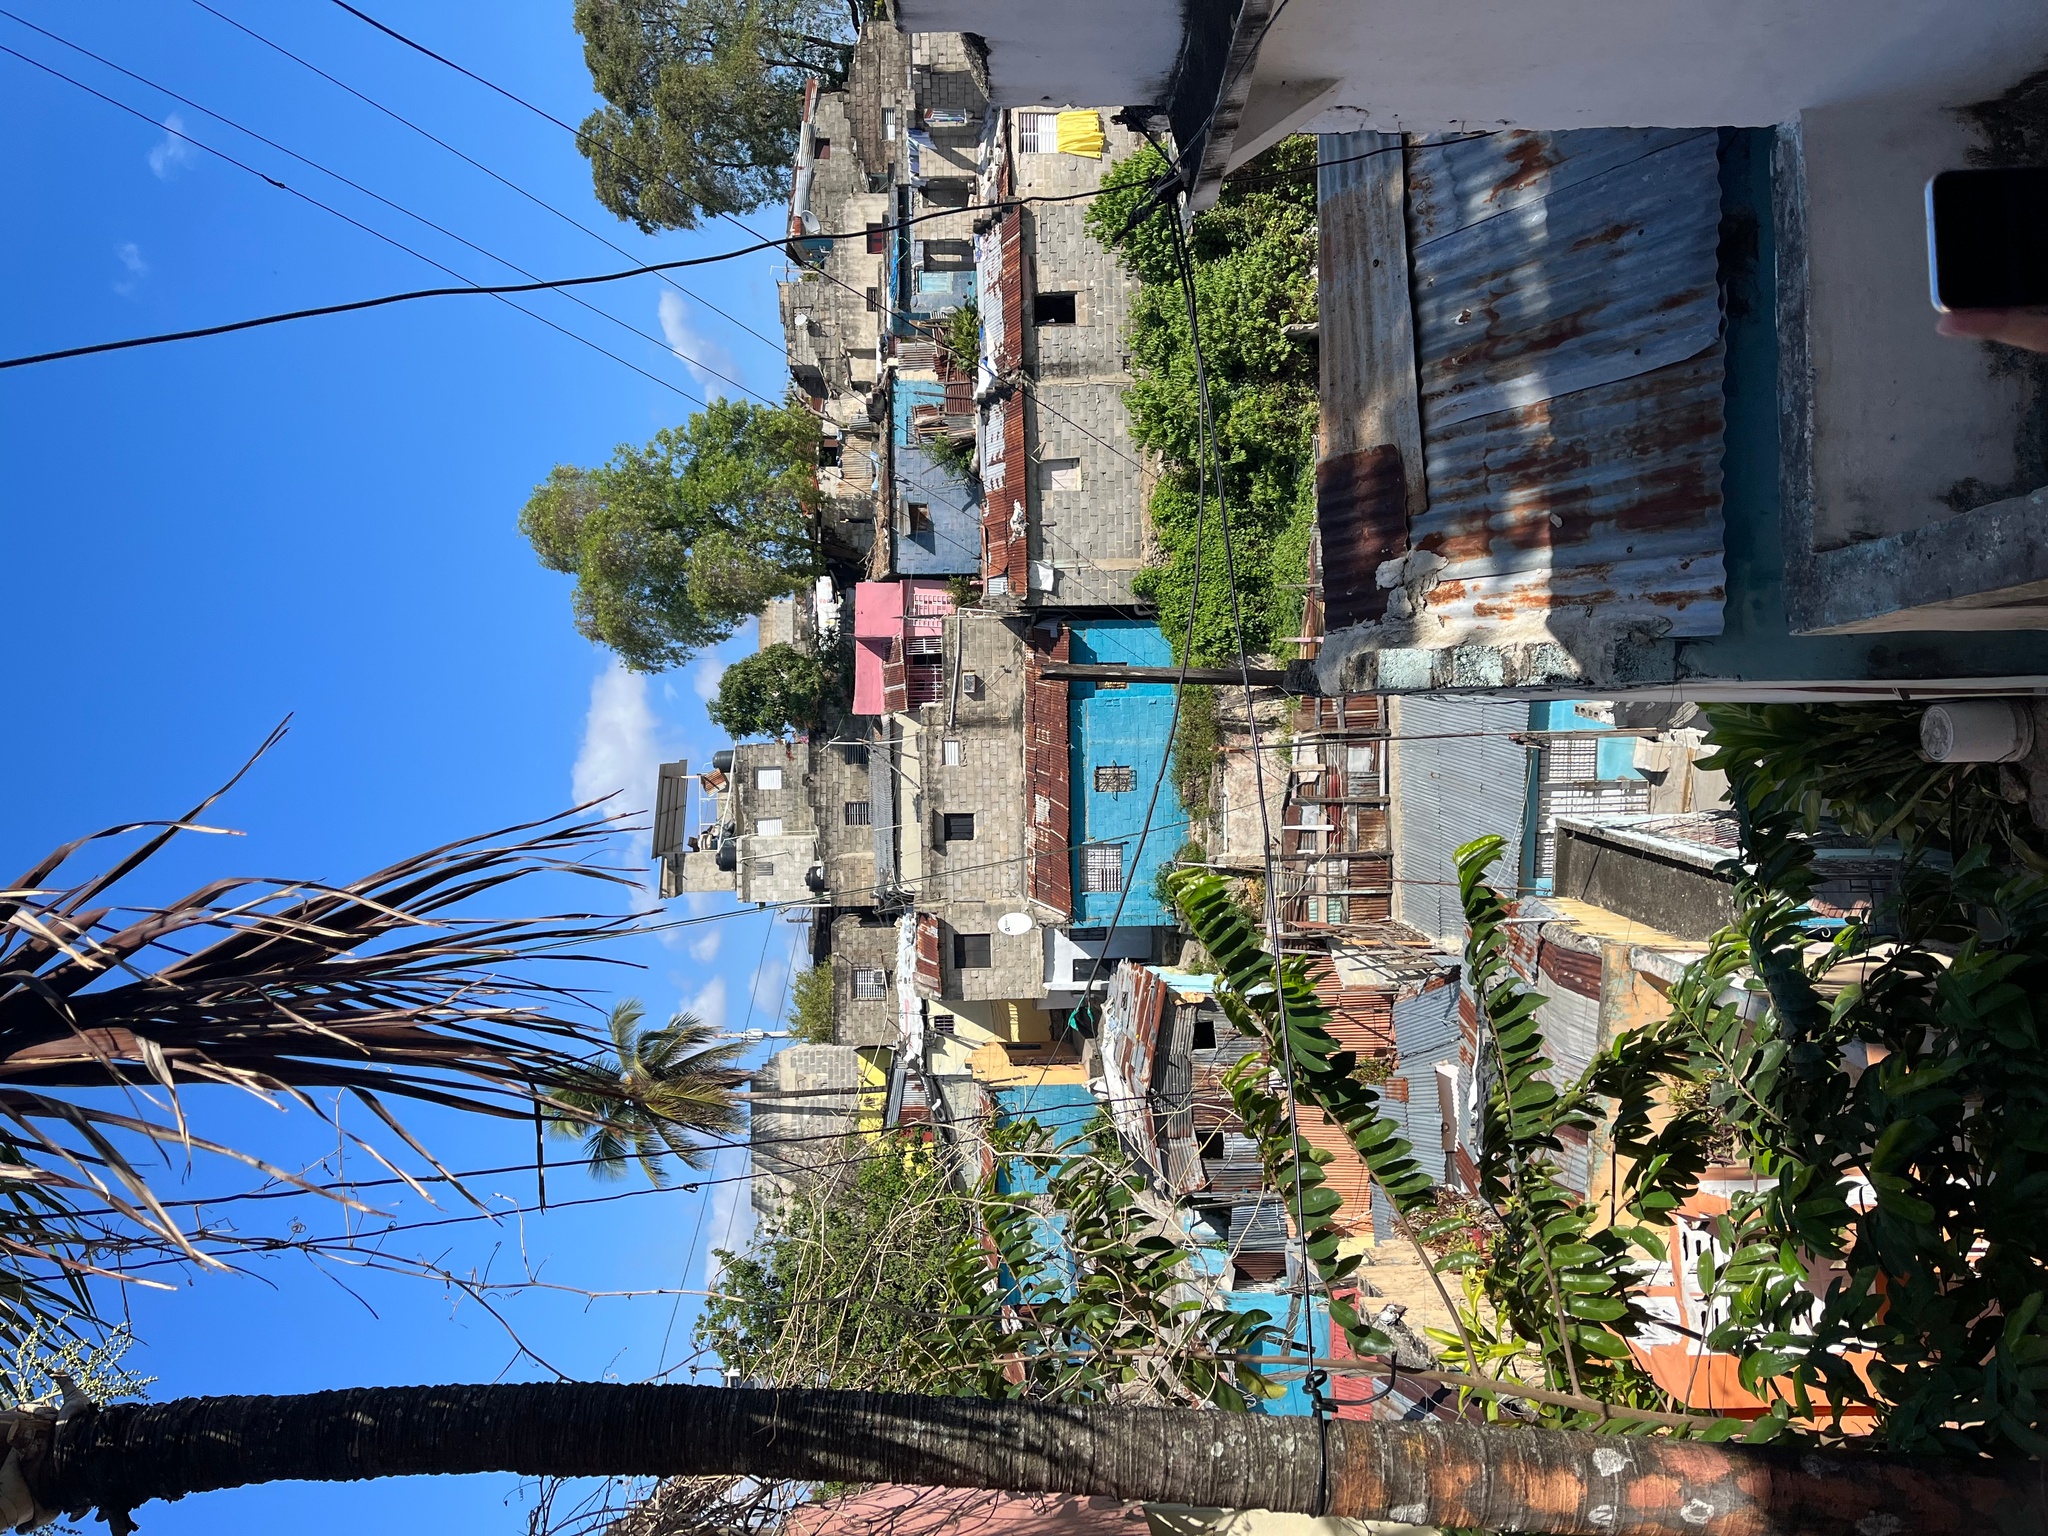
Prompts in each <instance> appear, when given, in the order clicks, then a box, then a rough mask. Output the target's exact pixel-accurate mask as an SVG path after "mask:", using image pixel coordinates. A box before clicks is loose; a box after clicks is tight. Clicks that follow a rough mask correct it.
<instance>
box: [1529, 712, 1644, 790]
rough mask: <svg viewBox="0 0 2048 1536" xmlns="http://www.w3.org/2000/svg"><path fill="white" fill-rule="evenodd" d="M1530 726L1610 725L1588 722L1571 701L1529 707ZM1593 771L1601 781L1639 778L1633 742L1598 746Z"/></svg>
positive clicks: (1556, 728)
mask: <svg viewBox="0 0 2048 1536" xmlns="http://www.w3.org/2000/svg"><path fill="white" fill-rule="evenodd" d="M1529 724H1530V727H1531V728H1532V729H1534V730H1538V731H1611V730H1612V729H1613V727H1612V726H1609V725H1602V724H1601V723H1600V722H1599V721H1598V720H1588V719H1587V718H1586V717H1585V716H1584V715H1582V714H1580V713H1579V712H1578V706H1577V704H1576V703H1575V702H1573V701H1568V700H1564V699H1546V700H1544V701H1542V702H1540V703H1536V704H1532V705H1530V706H1529ZM1599 754H1600V755H1599V758H1598V761H1597V763H1596V764H1595V768H1594V771H1595V772H1596V773H1598V774H1599V775H1600V777H1601V778H1603V779H1640V778H1641V777H1642V775H1641V774H1640V773H1638V772H1637V771H1636V763H1635V756H1636V741H1635V738H1634V737H1633V736H1616V737H1614V738H1613V739H1611V740H1608V741H1603V742H1601V743H1600V746H1599Z"/></svg>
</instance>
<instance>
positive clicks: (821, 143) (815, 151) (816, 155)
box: [811, 139, 832, 160]
mask: <svg viewBox="0 0 2048 1536" xmlns="http://www.w3.org/2000/svg"><path fill="white" fill-rule="evenodd" d="M811 158H812V159H813V160H830V159H831V158H832V141H831V140H830V139H813V140H811Z"/></svg>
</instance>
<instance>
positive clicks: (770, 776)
mask: <svg viewBox="0 0 2048 1536" xmlns="http://www.w3.org/2000/svg"><path fill="white" fill-rule="evenodd" d="M754 788H756V789H780V788H782V770H781V769H780V768H756V769H755V770H754Z"/></svg>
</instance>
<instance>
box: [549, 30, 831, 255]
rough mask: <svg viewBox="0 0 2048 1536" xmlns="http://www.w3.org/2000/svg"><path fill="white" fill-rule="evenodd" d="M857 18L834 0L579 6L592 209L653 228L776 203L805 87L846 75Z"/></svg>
mask: <svg viewBox="0 0 2048 1536" xmlns="http://www.w3.org/2000/svg"><path fill="white" fill-rule="evenodd" d="M851 21H852V13H851V12H850V11H849V10H848V9H847V8H846V7H845V6H844V5H842V4H838V3H837V0H577V5H576V30H577V31H578V32H579V33H581V34H582V36H583V58H584V62H585V63H587V64H588V65H589V67H590V78H591V82H592V83H593V84H594V85H595V86H596V87H597V93H598V94H599V95H600V96H602V97H604V99H605V102H606V105H605V106H603V107H601V108H600V109H599V110H597V111H596V112H593V113H592V114H591V115H590V116H589V117H588V118H586V119H584V122H583V129H582V133H581V135H580V136H579V138H578V140H577V142H578V144H579V145H580V146H581V147H582V150H583V153H584V154H585V155H586V156H587V157H588V158H589V160H590V171H591V179H592V181H593V183H594V184H595V188H596V191H597V200H598V201H599V202H601V203H603V204H604V205H605V207H607V208H609V209H610V210H611V211H612V212H613V213H615V214H617V215H618V216H619V217H620V218H621V219H627V220H630V221H631V222H633V223H635V224H637V225H639V226H640V228H641V229H643V230H646V231H648V232H649V233H652V232H653V231H654V230H657V229H692V228H694V227H695V226H696V224H697V222H698V221H699V220H700V219H702V218H707V217H708V218H716V217H717V216H718V215H720V214H723V213H745V212H746V211H747V210H749V209H751V208H759V207H761V206H762V205H763V204H765V203H769V202H774V201H778V200H779V199H780V198H781V197H782V196H783V195H784V192H785V191H786V185H787V172H788V169H789V166H790V164H791V163H792V162H793V161H794V160H795V158H796V142H797V130H798V127H799V125H800V124H801V122H802V119H803V95H804V82H805V81H806V80H807V79H810V78H813V77H816V78H822V79H824V80H826V81H828V82H830V83H832V84H837V83H838V82H839V81H841V80H843V79H844V78H845V75H846V67H847V63H848V61H849V60H850V58H851V56H852V49H853V42H852V28H851Z"/></svg>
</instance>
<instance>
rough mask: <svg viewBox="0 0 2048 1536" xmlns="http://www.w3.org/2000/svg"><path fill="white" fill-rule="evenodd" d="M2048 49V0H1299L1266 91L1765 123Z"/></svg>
mask: <svg viewBox="0 0 2048 1536" xmlns="http://www.w3.org/2000/svg"><path fill="white" fill-rule="evenodd" d="M1168 8H1169V6H1168V5H1167V4H1160V3H1158V0H1124V3H1121V4H1119V3H1116V0H1102V3H1100V4H1099V5H1098V6H1096V10H1097V11H1098V12H1108V11H1117V12H1120V13H1125V14H1127V15H1133V16H1134V15H1138V14H1142V13H1147V12H1151V11H1155V10H1165V9H1168ZM1020 9H1021V8H1020ZM2044 63H2048V5H2043V4H2042V3H2041V0H1718V3H1709V0H1543V3H1540V4H1529V3H1526V0H1290V3H1289V4H1288V6H1287V8H1286V10H1285V11H1283V12H1282V13H1281V14H1280V15H1279V17H1278V18H1277V19H1276V20H1275V22H1274V23H1273V26H1272V30H1271V32H1270V33H1269V35H1268V36H1267V37H1266V39H1265V40H1264V43H1263V45H1262V46H1261V48H1260V52H1259V62H1258V66H1257V74H1256V75H1255V76H1254V88H1255V90H1259V89H1262V88H1264V89H1271V88H1275V87H1277V86H1278V85H1279V84H1280V83H1281V82H1290V81H1291V82H1303V81H1321V80H1330V79H1339V80H1341V81H1342V82H1343V88H1342V89H1341V90H1340V91H1338V92H1337V93H1335V95H1334V96H1332V97H1331V98H1329V104H1328V105H1327V106H1324V107H1322V108H1321V109H1320V110H1319V112H1318V114H1317V116H1316V117H1315V118H1314V119H1313V120H1312V121H1311V122H1310V123H1309V124H1308V125H1307V126H1308V127H1310V128H1311V129H1312V130H1313V131H1318V132H1326V133H1337V132H1351V131H1355V130H1359V129H1365V128H1375V129H1379V130H1381V131H1385V132H1410V133H1433V132H1439V131H1460V130H1462V131H1469V130H1474V129H1481V128H1494V127H1501V126H1504V125H1512V126H1515V127H1523V128H1587V127H1644V128H1648V127H1690V126H1706V125H1737V126H1741V125H1757V126H1760V125H1763V124H1768V123H1778V122H1784V121H1786V120H1788V119H1790V118H1792V117H1795V116H1796V115H1798V113H1799V112H1800V111H1801V110H1803V109H1806V108H1812V107H1818V106H1825V105H1831V104H1835V103H1840V102H1847V101H1855V100H1860V99H1866V98H1870V97H1875V96H1885V95H1891V94H1893V93H1896V92H1901V91H1913V92H1922V91H1932V92H1935V93H1941V94H1947V93H1960V95H1959V98H1958V99H1970V98H1974V97H1977V96H1981V95H1984V94H1986V93H1987V92H1988V91H1989V90H1991V89H1994V88H2003V87H2004V86H2005V85H2009V84H2011V83H2012V82H2013V81H2014V80H2016V79H2018V78H2020V77H2021V76H2023V75H2025V74H2027V73H2029V72H2031V71H2032V70H2034V69H2037V68H2040V67H2041V66H2042V64H2044Z"/></svg>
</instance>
